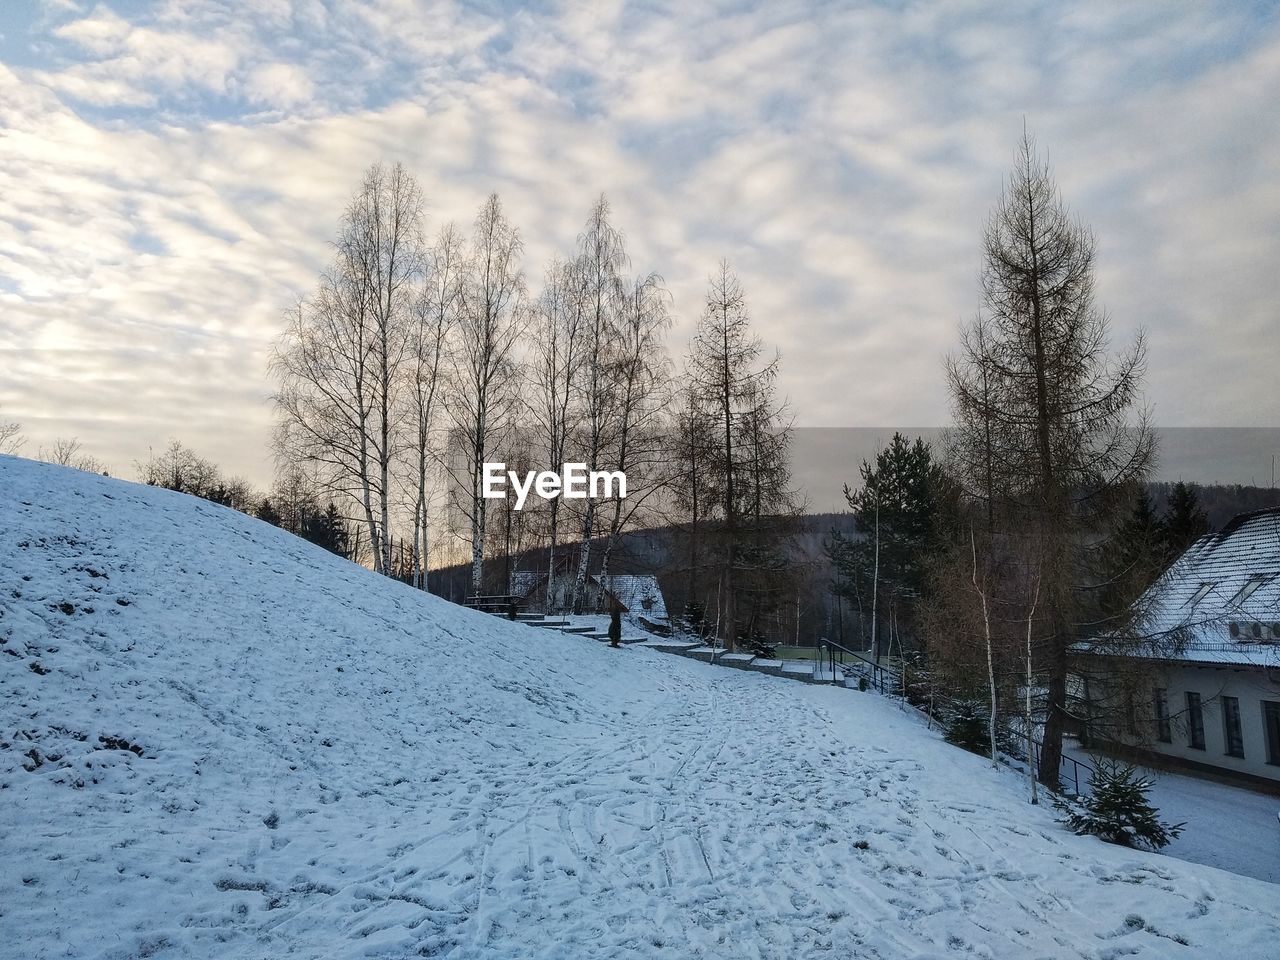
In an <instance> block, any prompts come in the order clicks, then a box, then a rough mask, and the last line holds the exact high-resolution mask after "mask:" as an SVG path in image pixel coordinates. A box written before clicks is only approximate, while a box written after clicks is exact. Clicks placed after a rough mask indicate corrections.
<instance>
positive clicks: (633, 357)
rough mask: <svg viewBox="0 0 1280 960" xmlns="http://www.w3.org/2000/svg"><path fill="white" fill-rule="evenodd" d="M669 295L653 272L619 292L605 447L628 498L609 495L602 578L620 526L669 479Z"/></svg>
mask: <svg viewBox="0 0 1280 960" xmlns="http://www.w3.org/2000/svg"><path fill="white" fill-rule="evenodd" d="M669 301H670V297H669V295H668V293H667V290H666V288H665V287H664V286H663V285H662V281H661V278H659V277H658V276H657V275H655V274H649V275H648V276H646V277H642V278H639V279H637V280H635V281H633V282H632V283H631V285H630V286H629V288H628V289H626V290H624V291H623V295H622V299H621V304H620V307H621V309H620V311H619V314H620V315H619V318H618V320H619V322H618V339H617V342H616V346H615V351H614V352H615V359H614V377H613V380H614V391H615V397H616V399H615V407H616V411H617V414H616V418H615V420H616V422H615V425H614V429H613V436H612V442H611V444H610V446H609V448H608V450H607V451H606V455H607V457H608V467H609V469H612V470H619V471H622V472H623V473H625V474H626V476H627V483H628V490H627V499H626V500H624V499H623V498H622V497H621V496H614V497H613V504H612V510H610V511H609V515H608V518H607V522H608V531H607V537H606V539H605V545H604V555H603V556H602V558H601V563H600V570H601V576H602V577H608V576H609V570H610V567H609V563H610V560H611V558H612V556H613V552H614V550H615V549H616V548H617V545H618V541H619V540H620V538H621V536H622V532H623V530H624V529H625V528H626V527H627V526H628V525H629V524H630V523H632V522H633V521H634V520H635V518H636V517H637V516H639V515H642V514H643V512H644V511H645V508H646V507H649V506H652V505H654V504H655V503H656V500H655V497H656V496H657V494H659V493H660V492H661V491H662V489H663V488H664V487H665V486H666V484H667V483H668V482H669V480H670V472H671V471H670V461H669V448H668V443H667V435H666V429H665V426H666V425H665V422H664V414H665V411H666V408H667V404H668V402H669V399H670V391H669V389H668V383H669V379H670V360H669V358H668V356H667V350H666V334H667V330H668V329H669V328H670V326H671V312H670V310H669V308H668V304H669Z"/></svg>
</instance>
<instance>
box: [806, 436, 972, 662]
mask: <svg viewBox="0 0 1280 960" xmlns="http://www.w3.org/2000/svg"><path fill="white" fill-rule="evenodd" d="M861 476H862V486H861V488H860V489H859V490H858V491H856V492H854V491H853V490H851V489H850V487H849V485H848V484H845V488H844V495H845V500H846V501H848V504H849V509H850V510H851V511H852V512H853V517H854V523H855V529H856V535H855V536H853V537H845V536H842V535H841V534H839V533H837V532H835V531H833V532H832V534H831V536H830V537H829V538H828V540H827V543H826V549H827V555H828V556H829V557H830V558H831V561H832V563H833V564H834V566H835V569H836V575H837V590H838V591H839V592H840V593H841V594H842V595H844V596H846V597H848V598H849V599H850V600H851V601H853V602H855V603H857V602H858V601H859V599H860V600H861V602H862V604H863V606H864V608H865V609H866V610H867V612H868V613H869V614H870V612H871V610H870V608H869V607H867V606H866V604H867V603H868V598H871V597H872V596H874V597H875V600H876V602H875V604H874V606H875V607H876V611H875V614H874V615H875V618H876V620H877V621H879V622H880V623H884V622H887V616H888V611H889V610H891V609H892V610H894V611H895V614H896V616H897V619H898V622H900V623H905V624H906V625H907V627H908V629H910V626H911V624H912V623H913V621H914V613H915V606H916V602H917V601H918V600H919V598H920V597H921V596H922V595H923V593H924V589H925V580H926V563H927V560H928V556H929V545H930V544H931V543H932V542H933V540H934V539H935V537H936V536H937V534H938V532H939V529H940V524H941V523H942V522H943V516H944V513H945V512H946V511H945V508H944V502H945V501H946V500H947V498H948V495H949V494H948V491H949V489H950V482H949V480H948V478H947V477H946V475H945V473H944V472H943V471H942V469H941V467H940V466H939V465H938V464H937V463H936V462H935V461H934V459H933V454H932V451H931V450H930V448H929V445H928V444H926V443H925V442H924V441H923V440H921V439H919V438H917V439H916V441H915V442H914V443H912V442H910V441H908V440H907V438H906V437H904V436H903V435H902V434H900V433H895V434H894V435H893V439H892V440H891V441H890V443H889V445H888V446H887V447H886V448H885V449H883V450H881V451H880V452H879V453H878V454H877V455H876V461H875V464H874V465H872V464H871V463H868V462H866V461H864V462H863V464H862V467H861ZM878 626H879V624H873V626H872V630H871V636H872V637H874V638H875V639H876V640H877V641H879V643H878V644H877V645H878V646H881V645H882V643H883V640H884V638H883V637H882V636H881V631H880V630H879V629H877V627H878Z"/></svg>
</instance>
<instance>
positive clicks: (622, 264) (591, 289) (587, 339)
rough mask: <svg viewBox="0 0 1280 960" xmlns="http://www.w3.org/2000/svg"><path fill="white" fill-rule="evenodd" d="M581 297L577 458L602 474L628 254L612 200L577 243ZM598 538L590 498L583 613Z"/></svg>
mask: <svg viewBox="0 0 1280 960" xmlns="http://www.w3.org/2000/svg"><path fill="white" fill-rule="evenodd" d="M575 264H576V274H577V277H578V283H577V293H578V297H579V302H580V309H581V310H582V337H583V353H582V364H581V366H580V367H579V368H578V393H579V396H580V398H581V404H582V426H581V437H580V443H581V447H580V450H579V454H580V456H581V457H582V462H583V463H585V464H586V466H587V470H588V471H595V470H599V469H600V466H601V460H602V458H603V457H604V455H605V450H606V448H607V447H608V445H609V443H610V441H611V439H612V437H611V431H612V429H613V427H614V418H615V417H616V414H617V393H616V390H615V382H614V378H615V374H616V368H615V350H616V343H617V338H618V332H619V326H620V324H619V313H620V310H621V301H622V295H623V285H622V284H623V281H622V277H623V273H624V272H625V271H626V269H627V265H628V264H627V255H626V249H625V246H624V242H623V237H622V234H621V233H619V232H618V231H617V230H616V229H615V228H614V226H613V224H612V223H611V222H610V220H609V201H608V200H607V199H606V198H605V197H603V196H601V197H600V198H599V199H598V200H597V201H596V204H595V206H594V207H593V208H592V210H591V215H590V217H588V218H587V225H586V228H585V230H584V231H583V233H582V235H581V236H580V237H579V238H578V256H577V258H576V261H575ZM595 536H596V501H595V499H594V498H588V499H587V500H586V502H585V503H584V505H583V510H582V538H581V544H580V546H579V549H578V570H577V574H576V575H575V576H574V581H573V599H572V607H573V610H574V612H575V613H576V612H580V610H581V606H582V599H583V595H584V592H585V590H586V584H587V575H588V573H589V572H590V567H591V549H592V541H593V540H594V538H595Z"/></svg>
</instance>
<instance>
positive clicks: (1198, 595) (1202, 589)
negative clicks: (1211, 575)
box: [1186, 583, 1213, 607]
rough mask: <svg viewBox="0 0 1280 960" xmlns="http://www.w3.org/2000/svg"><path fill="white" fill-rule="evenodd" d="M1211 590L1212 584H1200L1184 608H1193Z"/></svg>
mask: <svg viewBox="0 0 1280 960" xmlns="http://www.w3.org/2000/svg"><path fill="white" fill-rule="evenodd" d="M1212 589H1213V584H1212V583H1202V584H1200V586H1198V587H1197V588H1196V592H1195V593H1193V594H1192V595H1191V599H1190V600H1188V601H1187V603H1186V606H1188V607H1194V606H1195V605H1196V604H1197V603H1199V602H1200V601H1201V600H1203V599H1204V598H1205V597H1206V596H1208V593H1209V591H1210V590H1212Z"/></svg>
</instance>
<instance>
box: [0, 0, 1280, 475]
mask: <svg viewBox="0 0 1280 960" xmlns="http://www.w3.org/2000/svg"><path fill="white" fill-rule="evenodd" d="M1277 104H1280V14H1277V12H1276V6H1275V5H1274V4H1272V3H1270V2H1257V3H1246V2H1224V3H1218V4H1212V3H1175V4H1169V3H1139V2H1123V3H1121V2H1116V0H1104V2H1096V3H1088V2H1085V3H1072V4H1060V3H1054V2H1045V3H1041V4H1033V3H1009V2H990V3H987V2H978V0H942V2H919V3H906V2H885V3H880V4H874V3H853V2H850V3H808V4H792V3H785V2H761V3H759V4H757V5H749V4H742V3H720V2H717V3H701V2H691V0H673V2H670V3H667V2H666V0H649V2H644V3H635V4H620V3H586V2H583V3H581V4H575V3H565V4H553V3H543V4H534V5H532V6H526V7H523V8H515V7H507V6H504V5H501V4H498V3H481V4H476V5H455V4H428V3H417V2H412V0H382V2H375V3H369V4H356V3H354V2H346V0H344V2H337V0H334V2H331V3H323V2H319V0H296V2H290V0H243V2H240V0H174V2H169V3H142V2H123V0H113V2H106V3H91V2H85V3H76V2H70V0H65V2H52V0H51V2H46V3H38V2H32V0H5V2H4V3H3V4H0V416H3V417H4V418H5V419H16V420H19V421H21V422H22V423H23V425H24V428H25V432H26V434H27V435H28V437H29V438H30V440H29V444H30V448H35V447H37V446H39V445H40V444H43V443H49V442H50V441H51V440H52V439H53V438H54V437H58V436H63V437H66V436H78V437H79V438H80V439H81V440H82V441H84V443H85V444H86V447H87V450H88V452H90V453H92V454H94V455H96V456H98V457H99V458H101V459H103V460H104V461H106V462H107V463H108V464H109V465H111V466H112V467H113V468H114V471H115V472H118V473H120V474H122V475H125V476H131V475H132V472H133V471H132V462H133V461H134V460H135V459H137V458H140V457H143V456H145V455H146V452H147V449H148V447H149V446H154V447H157V448H158V447H160V446H162V445H163V444H164V443H165V442H166V440H167V439H168V438H169V437H179V438H181V439H183V440H184V441H186V442H187V443H189V444H190V445H192V446H194V447H195V448H197V449H198V450H200V451H201V452H203V453H205V454H206V455H208V456H210V457H211V458H213V459H215V460H217V461H218V462H220V463H221V464H222V465H223V466H224V467H226V468H228V469H229V470H230V471H232V472H238V473H242V474H245V475H247V476H249V477H250V478H251V479H254V480H256V481H258V482H264V481H266V480H267V479H268V477H269V474H270V462H269V457H268V455H267V440H268V437H269V433H270V425H271V409H270V404H269V401H268V396H269V393H270V385H269V383H268V381H267V376H266V360H267V354H268V351H269V348H270V344H271V342H272V340H273V338H274V337H275V335H276V333H277V331H278V330H279V328H280V318H281V314H282V311H283V310H284V309H285V308H286V307H288V306H289V305H290V304H291V303H292V302H293V301H294V300H296V298H298V297H299V296H300V295H303V294H305V293H306V292H307V291H308V289H309V288H310V286H311V285H312V282H313V279H314V277H315V274H316V272H317V270H318V269H319V268H320V267H321V265H322V264H323V263H324V261H325V260H326V259H327V256H328V249H327V244H328V242H329V240H330V239H331V238H332V237H333V235H334V233H335V227H336V223H337V220H338V217H339V214H340V212H341V208H342V205H343V203H344V200H345V199H346V198H347V196H348V195H349V194H350V193H351V192H352V191H353V190H354V189H355V188H356V186H357V184H358V182H359V178H360V174H361V171H362V170H363V169H364V168H365V167H367V166H368V165H369V164H370V163H372V162H374V161H377V160H391V161H395V160H400V161H403V162H404V163H405V164H406V165H407V166H408V167H409V169H410V170H411V171H413V172H414V173H415V174H416V175H417V176H418V177H419V179H420V180H421V182H422V184H423V187H424V190H425V192H426V194H427V196H428V197H429V203H430V214H431V218H432V222H433V225H437V226H438V225H439V224H441V223H443V222H444V221H446V220H450V219H452V220H457V221H458V222H459V223H460V224H463V225H469V224H470V221H471V219H472V217H473V215H474V211H475V209H476V207H477V206H478V205H479V203H480V202H481V200H482V199H483V197H484V195H485V194H486V193H487V192H489V191H497V192H498V193H500V194H501V195H502V197H503V199H504V201H505V202H506V204H507V206H508V209H509V212H510V214H511V216H512V218H513V220H514V221H515V222H516V224H517V225H518V226H519V227H520V229H521V231H522V233H523V235H524V237H525V240H526V245H527V249H526V259H525V265H526V272H527V274H528V275H529V277H530V280H531V283H533V284H534V285H536V282H537V279H538V278H539V277H540V275H541V272H542V265H543V263H544V262H545V261H546V259H547V258H548V257H549V256H550V255H551V254H552V253H553V252H555V251H557V250H563V249H566V248H568V247H569V246H570V245H571V244H572V243H573V240H574V237H575V235H576V234H577V232H578V230H579V228H580V226H581V224H582V221H583V220H584V219H585V216H586V213H587V210H588V208H589V206H590V204H591V202H592V200H593V198H594V197H595V196H596V195H597V194H598V193H600V192H601V191H603V192H606V193H607V194H608V195H609V197H610V199H611V201H612V202H613V205H614V208H615V213H616V218H617V221H618V224H619V225H620V226H621V227H622V228H623V229H624V230H625V231H626V233H627V236H628V242H629V246H630V249H631V253H632V257H633V260H634V262H635V265H636V267H637V268H643V269H645V270H650V269H652V270H657V271H658V272H660V273H661V274H663V275H664V276H665V277H666V278H667V281H668V284H669V286H670V288H671V290H672V293H673V296H674V301H675V310H676V313H677V316H678V318H679V325H678V327H677V329H676V332H675V336H674V340H673V347H675V348H676V349H677V350H678V351H679V350H682V349H683V345H684V342H685V340H686V338H687V336H688V333H689V331H690V329H691V327H692V323H693V321H694V319H695V318H696V316H697V313H698V310H699V308H700V299H701V295H702V292H703V289H704V287H705V281H706V277H707V275H708V274H709V273H710V272H711V271H712V269H713V267H714V266H715V263H716V262H717V260H718V259H719V258H720V257H727V258H729V260H730V261H731V262H732V263H733V265H734V266H735V267H736V269H737V270H738V272H739V274H740V275H741V277H742V279H743V282H744V284H745V286H746V289H747V292H748V295H749V297H750V300H751V306H752V311H753V315H754V317H755V320H756V322H757V324H758V326H759V329H760V331H761V333H762V334H763V336H764V337H765V338H766V339H767V340H768V341H769V342H770V343H771V344H774V345H776V346H777V347H778V348H780V349H781V351H782V353H783V358H784V359H783V374H782V386H783V388H784V390H785V391H786V392H787V393H788V394H789V395H790V397H791V400H792V403H793V405H794V408H795V410H796V412H797V413H798V416H799V422H800V423H801V424H802V425H811V426H845V425H848V426H855V425H861V426H873V425H874V426H880V425H886V424H888V425H898V424H901V425H931V424H939V423H942V422H944V421H945V420H946V418H947V401H946V394H945V390H944V386H943V382H942V376H941V363H942V358H943V357H944V356H945V354H946V353H947V351H948V350H950V349H951V347H952V344H953V343H954V340H955V331H956V327H957V324H958V323H959V322H960V321H961V320H963V319H964V318H966V317H968V316H971V315H972V314H973V312H974V311H975V309H976V307H977V304H978V299H977V298H978V293H977V275H978V270H979V267H980V260H979V253H980V251H979V237H980V230H981V224H982V220H983V218H984V216H985V214H986V211H987V210H988V209H989V208H990V206H991V204H992V203H993V201H994V200H995V198H996V197H997V195H998V193H999V191H1000V187H1001V182H1002V178H1003V177H1004V175H1005V173H1006V172H1007V170H1008V168H1009V166H1010V162H1011V159H1012V154H1013V148H1014V145H1015V142H1016V140H1017V138H1018V136H1019V135H1020V133H1021V129H1022V124H1023V120H1024V118H1025V119H1026V122H1027V123H1028V125H1029V126H1030V128H1031V129H1032V131H1033V132H1034V133H1035V134H1036V136H1037V137H1038V139H1039V142H1040V144H1041V146H1042V148H1043V149H1044V150H1045V151H1047V153H1048V155H1049V158H1050V162H1051V163H1052V165H1053V167H1054V169H1055V172H1056V174H1057V177H1058V181H1059V184H1060V186H1061V188H1062V190H1063V193H1064V195H1065V196H1066V198H1067V200H1068V202H1069V203H1070V204H1071V205H1072V207H1073V208H1074V209H1075V211H1076V212H1077V213H1078V214H1079V215H1080V216H1081V217H1082V218H1083V219H1084V220H1085V221H1086V222H1088V223H1089V224H1091V225H1092V226H1093V228H1094V230H1095V231H1096V233H1097V235H1098V238H1099V259H1098V266H1099V284H1098V290H1099V296H1100V300H1101V302H1102V303H1103V304H1104V305H1105V306H1106V308H1107V310H1108V312H1109V313H1110V314H1111V316H1112V319H1113V330H1114V336H1115V338H1116V339H1117V341H1119V340H1124V339H1128V338H1129V337H1131V336H1132V335H1133V334H1134V332H1135V331H1136V330H1137V329H1138V328H1140V327H1145V328H1146V330H1147V332H1148V334H1149V336H1150V373H1149V384H1148V391H1147V393H1148V400H1149V402H1150V403H1151V405H1152V406H1153V408H1154V411H1155V415H1156V419H1157V421H1158V422H1159V423H1161V424H1163V425H1166V426H1205V425H1235V426H1272V425H1276V423H1277V411H1278V410H1280V386H1278V384H1280V363H1278V361H1280V336H1278V335H1277V320H1278V314H1280V108H1277V106H1276V105H1277ZM30 448H29V449H30ZM31 452H34V451H33V450H31Z"/></svg>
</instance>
